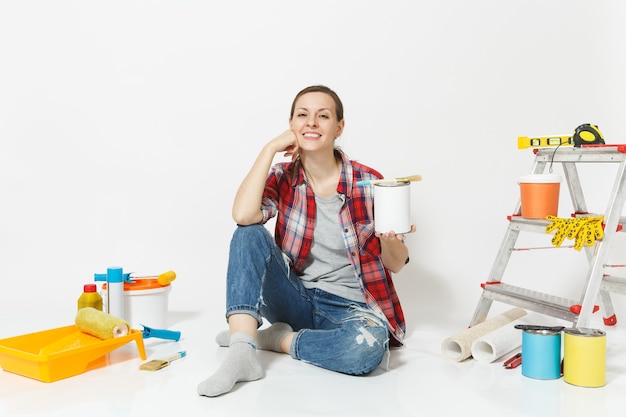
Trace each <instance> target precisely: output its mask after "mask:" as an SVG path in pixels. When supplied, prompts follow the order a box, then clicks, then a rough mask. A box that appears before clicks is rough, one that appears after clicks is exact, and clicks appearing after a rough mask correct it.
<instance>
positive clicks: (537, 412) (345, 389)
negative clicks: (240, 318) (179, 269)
mask: <svg viewBox="0 0 626 417" xmlns="http://www.w3.org/2000/svg"><path fill="white" fill-rule="evenodd" d="M0 313H1V314H0V316H1V317H2V326H1V328H0V338H6V337H10V336H16V335H20V334H25V333H29V332H33V331H39V330H45V329H48V328H53V327H60V326H62V325H67V324H72V323H73V318H70V319H69V320H64V319H63V318H59V317H54V315H50V314H44V315H41V314H40V313H39V314H38V313H35V312H33V311H28V312H25V311H20V312H17V311H11V312H7V311H0ZM10 317H19V319H18V320H11V319H10ZM468 320H469V318H467V320H462V319H460V320H458V321H457V322H454V323H437V322H436V320H434V318H432V317H431V318H428V319H424V320H423V322H421V323H417V324H416V325H415V326H414V329H413V330H411V331H410V334H409V336H408V338H407V340H406V346H405V347H404V348H402V349H399V350H394V351H393V352H392V354H391V357H390V361H389V370H388V371H385V370H383V369H378V370H377V371H375V372H374V373H373V374H372V375H369V376H365V377H352V376H346V375H341V374H337V373H333V372H329V371H325V370H322V369H319V368H316V367H313V366H310V365H307V364H304V363H301V362H298V361H295V360H292V359H291V358H289V357H288V356H287V355H280V354H277V353H272V352H265V351H261V352H259V355H260V358H261V360H262V362H263V364H264V365H265V369H266V376H265V378H263V379H262V380H259V381H256V382H251V383H244V384H238V385H237V386H236V387H235V389H234V391H233V392H231V393H229V394H227V395H224V396H221V397H218V398H207V397H202V396H199V395H197V393H196V386H197V384H198V383H199V382H200V381H202V380H203V379H204V378H206V377H207V376H209V375H210V374H211V373H212V372H213V370H214V369H215V368H216V367H217V366H218V365H219V363H220V362H221V360H222V358H223V357H224V356H225V354H226V348H220V347H218V346H217V345H216V344H215V343H214V341H213V338H214V335H215V333H216V332H217V331H218V330H220V329H223V328H224V323H223V319H222V317H221V313H220V312H216V311H212V312H208V311H207V312H202V313H200V312H170V322H171V326H170V328H171V329H173V330H179V331H181V333H182V339H181V340H180V341H179V342H172V341H163V340H161V339H154V338H151V339H146V340H145V345H146V349H147V354H148V359H154V358H157V357H160V356H164V355H167V354H169V353H171V352H175V351H177V350H186V351H187V355H188V356H187V357H186V358H184V359H181V360H178V361H175V362H173V363H172V364H171V365H170V366H169V367H166V368H164V369H162V370H160V371H156V372H147V371H139V370H138V368H139V365H140V364H141V363H143V361H142V360H141V359H140V358H139V355H138V352H137V349H136V347H135V345H134V343H130V344H128V345H125V346H124V347H122V348H120V349H118V350H116V351H114V352H112V353H111V354H110V355H109V365H108V366H106V367H103V368H100V369H96V370H92V371H88V372H86V373H83V374H81V375H78V376H75V377H71V378H68V379H64V380H60V381H56V382H52V383H44V382H40V381H37V380H33V379H29V378H26V377H23V376H19V375H16V374H12V373H9V372H6V371H1V372H0V415H1V416H28V417H35V416H59V417H73V416H90V417H97V416H141V417H144V416H150V415H162V416H176V415H178V416H185V417H188V416H191V417H193V416H247V417H249V416H322V415H323V416H391V415H395V416H452V415H467V414H470V413H471V414H472V415H480V416H510V417H513V416H546V417H548V416H549V417H554V416H563V417H571V416H585V417H589V416H593V417H603V416H625V415H626V401H624V398H625V394H624V393H625V392H626V325H624V324H623V323H622V325H621V326H620V323H619V322H618V324H617V326H614V327H611V328H607V329H605V330H606V331H607V363H606V368H607V369H606V375H607V384H606V386H604V387H601V388H582V387H577V386H573V385H570V384H568V383H566V382H565V381H563V379H562V378H561V379H558V380H549V381H544V380H534V379H531V378H528V377H525V376H523V375H522V373H521V367H518V368H516V369H504V368H503V366H502V362H503V360H504V359H506V358H503V359H501V360H498V361H496V362H493V363H487V364H485V363H481V362H478V361H476V360H474V359H472V358H470V359H468V360H466V361H463V362H453V361H450V360H449V359H446V358H445V357H444V356H443V355H442V353H441V345H442V342H443V340H445V339H446V338H447V337H450V336H452V335H453V334H456V333H457V332H459V331H462V330H463V329H464V328H465V327H466V326H467V321H468ZM618 320H619V318H618ZM35 323H37V324H36V325H35ZM508 356H510V355H507V357H508Z"/></svg>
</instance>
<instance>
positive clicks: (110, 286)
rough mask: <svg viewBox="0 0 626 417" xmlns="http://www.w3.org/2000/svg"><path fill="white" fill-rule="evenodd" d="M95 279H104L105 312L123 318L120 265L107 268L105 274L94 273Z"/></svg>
mask: <svg viewBox="0 0 626 417" xmlns="http://www.w3.org/2000/svg"><path fill="white" fill-rule="evenodd" d="M94 278H95V280H96V281H106V283H107V284H106V285H107V290H106V298H107V299H106V306H107V311H106V312H107V313H109V314H110V315H112V316H115V317H117V318H120V319H125V317H124V315H125V311H124V273H123V272H122V268H121V267H117V266H115V267H110V268H107V273H106V274H95V275H94Z"/></svg>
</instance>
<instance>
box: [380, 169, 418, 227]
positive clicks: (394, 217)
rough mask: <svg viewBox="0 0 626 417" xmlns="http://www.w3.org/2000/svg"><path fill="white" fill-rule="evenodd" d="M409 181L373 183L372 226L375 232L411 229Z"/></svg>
mask: <svg viewBox="0 0 626 417" xmlns="http://www.w3.org/2000/svg"><path fill="white" fill-rule="evenodd" d="M410 185H411V183H410V182H409V181H398V182H384V183H380V184H375V185H374V228H375V230H376V231H377V232H381V233H386V232H391V231H394V232H396V233H398V234H401V233H408V232H410V231H411V187H410Z"/></svg>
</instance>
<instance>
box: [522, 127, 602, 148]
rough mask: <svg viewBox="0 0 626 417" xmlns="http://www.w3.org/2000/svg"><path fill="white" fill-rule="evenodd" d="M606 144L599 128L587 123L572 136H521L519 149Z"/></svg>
mask: <svg viewBox="0 0 626 417" xmlns="http://www.w3.org/2000/svg"><path fill="white" fill-rule="evenodd" d="M597 144H604V136H602V132H600V129H598V126H596V125H592V124H591V123H585V124H582V125H580V126H578V127H577V128H576V129H575V130H574V134H573V135H571V136H558V135H556V136H540V137H535V138H530V137H528V136H519V137H518V138H517V149H526V148H544V147H548V146H572V145H573V146H574V147H577V148H580V147H581V145H597Z"/></svg>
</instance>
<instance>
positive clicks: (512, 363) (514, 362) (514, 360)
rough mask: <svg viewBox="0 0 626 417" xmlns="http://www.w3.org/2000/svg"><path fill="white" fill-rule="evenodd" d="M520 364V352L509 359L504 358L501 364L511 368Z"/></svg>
mask: <svg viewBox="0 0 626 417" xmlns="http://www.w3.org/2000/svg"><path fill="white" fill-rule="evenodd" d="M521 364H522V352H520V353H518V354H516V355H514V356H511V357H510V358H509V359H507V360H505V361H504V363H503V364H502V366H504V367H505V368H506V369H513V368H517V367H518V366H520V365H521Z"/></svg>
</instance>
